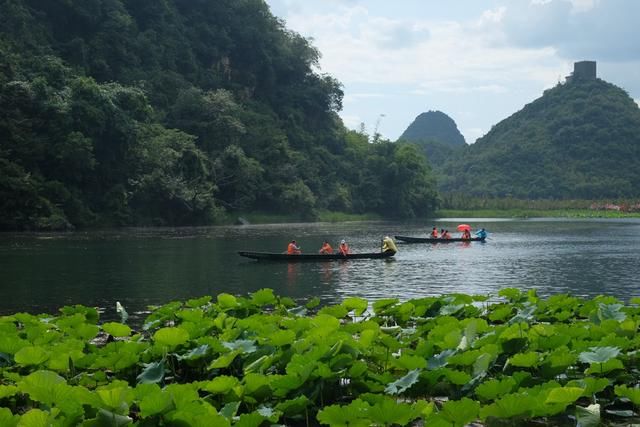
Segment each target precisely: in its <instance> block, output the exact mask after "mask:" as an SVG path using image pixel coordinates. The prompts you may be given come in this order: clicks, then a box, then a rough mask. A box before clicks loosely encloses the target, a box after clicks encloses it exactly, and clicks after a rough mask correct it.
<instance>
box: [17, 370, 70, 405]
mask: <svg viewBox="0 0 640 427" xmlns="http://www.w3.org/2000/svg"><path fill="white" fill-rule="evenodd" d="M59 385H63V386H66V385H67V384H66V381H65V379H64V378H62V377H61V376H60V375H58V374H56V373H55V372H51V371H36V372H34V373H32V374H29V375H28V376H26V377H24V378H23V379H22V380H21V381H20V382H18V388H19V389H20V392H22V393H26V394H28V395H29V396H30V397H31V399H33V400H36V401H38V402H43V403H46V404H49V405H51V404H53V403H54V402H55V399H56V394H57V387H58V386H59Z"/></svg>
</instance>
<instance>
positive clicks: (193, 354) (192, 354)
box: [176, 344, 210, 360]
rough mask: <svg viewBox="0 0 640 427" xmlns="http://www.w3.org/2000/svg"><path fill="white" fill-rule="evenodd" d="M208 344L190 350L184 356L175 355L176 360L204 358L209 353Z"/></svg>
mask: <svg viewBox="0 0 640 427" xmlns="http://www.w3.org/2000/svg"><path fill="white" fill-rule="evenodd" d="M209 348H210V347H209V344H202V345H200V346H198V347H196V348H192V349H191V350H189V351H187V352H186V353H185V354H182V355H180V354H176V357H177V358H178V360H195V359H200V358H202V357H205V356H206V355H207V353H209Z"/></svg>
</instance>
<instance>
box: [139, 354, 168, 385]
mask: <svg viewBox="0 0 640 427" xmlns="http://www.w3.org/2000/svg"><path fill="white" fill-rule="evenodd" d="M144 366H145V368H144V370H143V371H142V372H141V373H140V375H138V376H137V377H136V379H137V380H138V384H157V383H159V382H161V381H162V380H163V379H164V359H162V360H161V361H159V362H152V363H147V364H145V365H144Z"/></svg>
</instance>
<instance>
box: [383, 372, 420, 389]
mask: <svg viewBox="0 0 640 427" xmlns="http://www.w3.org/2000/svg"><path fill="white" fill-rule="evenodd" d="M420 372H421V370H420V369H412V370H411V371H409V372H408V373H407V374H406V375H405V376H403V377H402V378H399V379H398V380H396V381H394V382H392V383H390V384H388V385H387V387H386V388H385V389H384V391H385V393H388V394H400V393H403V392H404V391H406V390H407V389H409V388H410V387H411V386H412V385H414V384H415V383H416V382H418V378H420Z"/></svg>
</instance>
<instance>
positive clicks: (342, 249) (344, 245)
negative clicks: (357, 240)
mask: <svg viewBox="0 0 640 427" xmlns="http://www.w3.org/2000/svg"><path fill="white" fill-rule="evenodd" d="M338 251H339V252H340V253H341V254H342V255H348V254H350V253H351V250H349V245H347V242H346V241H345V240H342V241H341V242H340V247H338Z"/></svg>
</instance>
